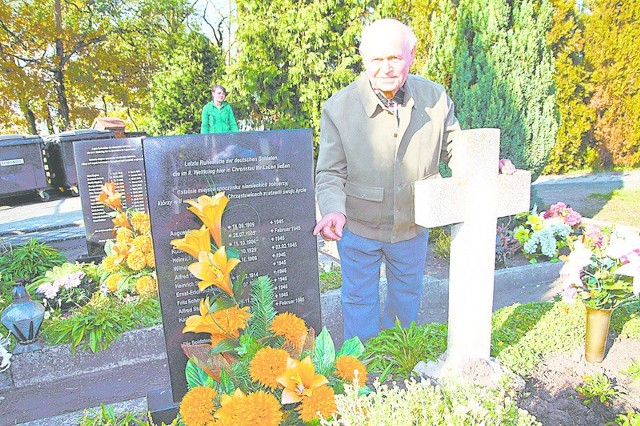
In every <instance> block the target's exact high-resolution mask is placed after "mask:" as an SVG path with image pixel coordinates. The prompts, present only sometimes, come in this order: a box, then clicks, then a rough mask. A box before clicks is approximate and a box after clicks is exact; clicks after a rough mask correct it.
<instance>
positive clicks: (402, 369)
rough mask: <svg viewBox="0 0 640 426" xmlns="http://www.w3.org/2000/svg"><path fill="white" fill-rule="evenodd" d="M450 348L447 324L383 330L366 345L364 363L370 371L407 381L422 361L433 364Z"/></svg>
mask: <svg viewBox="0 0 640 426" xmlns="http://www.w3.org/2000/svg"><path fill="white" fill-rule="evenodd" d="M446 346H447V327H446V324H426V325H424V326H421V327H418V326H416V324H415V323H412V324H411V325H410V326H409V327H407V328H402V326H401V325H400V322H399V321H398V322H396V325H395V327H394V328H391V329H388V330H383V331H381V332H380V334H378V335H377V336H375V337H373V338H371V339H370V340H368V341H367V342H366V344H365V352H364V355H363V357H364V360H365V364H366V365H367V368H369V369H370V370H371V371H377V372H385V373H386V372H389V373H391V374H393V375H399V376H402V377H405V378H408V377H409V376H410V375H411V371H412V370H413V368H414V367H415V366H416V364H417V363H418V362H419V361H434V360H435V359H436V358H437V357H438V356H440V355H441V354H442V353H443V352H444V351H445V349H446Z"/></svg>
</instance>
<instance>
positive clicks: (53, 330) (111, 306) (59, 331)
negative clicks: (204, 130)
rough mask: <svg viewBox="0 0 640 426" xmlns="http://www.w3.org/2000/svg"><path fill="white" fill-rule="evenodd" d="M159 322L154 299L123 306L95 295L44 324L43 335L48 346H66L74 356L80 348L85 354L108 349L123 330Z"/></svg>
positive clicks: (158, 312)
mask: <svg viewBox="0 0 640 426" xmlns="http://www.w3.org/2000/svg"><path fill="white" fill-rule="evenodd" d="M159 322H160V306H159V303H158V300H157V299H151V298H136V299H133V300H131V301H129V302H127V303H122V302H121V301H119V300H118V299H116V298H113V297H105V296H103V295H102V294H101V293H99V292H98V293H95V294H94V295H93V297H92V299H91V301H90V302H89V303H88V304H86V305H85V306H82V307H80V308H78V309H77V310H75V311H74V312H73V314H72V315H71V316H69V317H62V316H59V315H58V316H56V317H52V318H51V319H49V320H47V321H45V324H44V326H43V329H42V332H43V335H44V338H45V339H46V342H47V343H48V344H60V343H69V344H71V350H72V352H74V353H75V351H76V349H77V348H78V347H79V346H82V350H84V351H86V350H87V349H89V350H91V351H92V352H98V351H101V350H105V349H107V348H108V347H109V346H110V345H111V343H112V342H113V341H114V340H115V339H118V338H119V337H120V334H122V333H124V332H125V331H128V330H132V329H134V328H144V327H149V326H152V325H155V324H158V323H159Z"/></svg>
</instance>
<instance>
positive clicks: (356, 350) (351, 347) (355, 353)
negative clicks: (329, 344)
mask: <svg viewBox="0 0 640 426" xmlns="http://www.w3.org/2000/svg"><path fill="white" fill-rule="evenodd" d="M363 353H364V345H363V344H362V342H361V341H360V339H359V338H358V336H355V337H352V338H351V339H349V340H347V341H345V342H344V343H343V344H342V347H341V348H340V350H339V351H338V354H337V355H336V358H337V357H340V356H343V355H346V356H352V357H355V358H360V356H361V355H362V354H363Z"/></svg>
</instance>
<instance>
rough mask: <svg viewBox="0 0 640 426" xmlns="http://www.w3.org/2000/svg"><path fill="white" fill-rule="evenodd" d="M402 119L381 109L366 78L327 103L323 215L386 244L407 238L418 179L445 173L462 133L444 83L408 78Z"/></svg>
mask: <svg viewBox="0 0 640 426" xmlns="http://www.w3.org/2000/svg"><path fill="white" fill-rule="evenodd" d="M398 117H399V118H396V116H395V114H394V113H393V112H391V111H389V110H386V109H383V107H382V105H381V103H380V101H379V99H378V98H377V97H376V95H375V93H374V92H373V90H372V89H371V86H370V84H369V81H368V79H367V78H366V76H365V75H361V76H360V77H359V78H358V79H357V80H356V81H355V82H353V83H352V84H350V85H349V86H347V87H346V88H344V89H342V90H341V91H340V92H338V93H336V94H335V95H333V96H332V97H331V98H330V99H329V100H327V102H326V103H325V104H324V107H323V109H322V119H321V122H320V152H319V155H318V162H317V168H316V190H317V197H318V204H319V207H320V212H321V214H322V215H325V214H327V213H333V212H339V213H343V214H344V215H345V216H346V217H347V228H348V229H349V230H350V231H351V232H353V233H355V234H357V235H360V236H363V237H365V238H369V239H375V240H378V241H384V242H397V241H404V240H408V239H410V238H413V237H415V236H416V235H418V234H419V233H420V232H422V231H423V230H424V228H422V227H420V226H418V225H416V224H415V223H414V220H413V217H414V214H413V212H414V207H413V206H414V204H413V182H415V181H417V180H421V179H429V178H435V177H439V176H440V175H439V168H438V162H439V160H440V159H442V160H443V161H445V163H447V162H448V161H449V159H450V158H451V154H452V147H451V138H452V135H451V133H452V132H453V131H456V130H459V129H460V126H459V124H458V120H457V119H456V117H455V115H454V106H453V102H452V101H451V99H450V98H449V97H448V96H447V94H446V92H445V90H444V88H443V87H442V86H441V85H439V84H436V83H434V82H432V81H430V80H427V79H426V78H422V77H419V76H414V75H409V76H408V77H407V81H406V83H405V95H404V102H403V105H402V106H401V107H400V109H399V113H398Z"/></svg>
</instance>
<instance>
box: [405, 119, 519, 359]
mask: <svg viewBox="0 0 640 426" xmlns="http://www.w3.org/2000/svg"><path fill="white" fill-rule="evenodd" d="M453 143H454V144H455V145H454V154H453V155H454V157H453V160H454V161H455V163H454V164H452V171H453V176H452V177H451V178H445V179H427V180H422V181H419V182H416V184H415V221H416V223H417V224H418V225H421V226H424V227H426V228H433V227H438V226H443V225H449V224H453V225H452V227H451V263H450V266H449V325H448V341H447V354H446V360H444V361H445V364H446V365H448V366H449V368H453V369H455V368H456V367H455V366H458V365H461V364H463V363H464V362H466V361H468V360H472V359H476V358H480V359H484V360H489V355H490V349H491V314H492V312H493V285H494V274H495V248H496V226H497V218H498V217H503V216H509V215H512V214H516V213H520V212H524V211H528V210H529V205H530V202H529V199H530V192H531V173H530V172H528V171H524V170H518V171H516V172H515V173H514V174H512V175H499V174H498V160H499V158H498V156H499V151H500V130H499V129H472V130H464V131H460V132H457V133H456V136H455V137H454V142H453Z"/></svg>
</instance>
